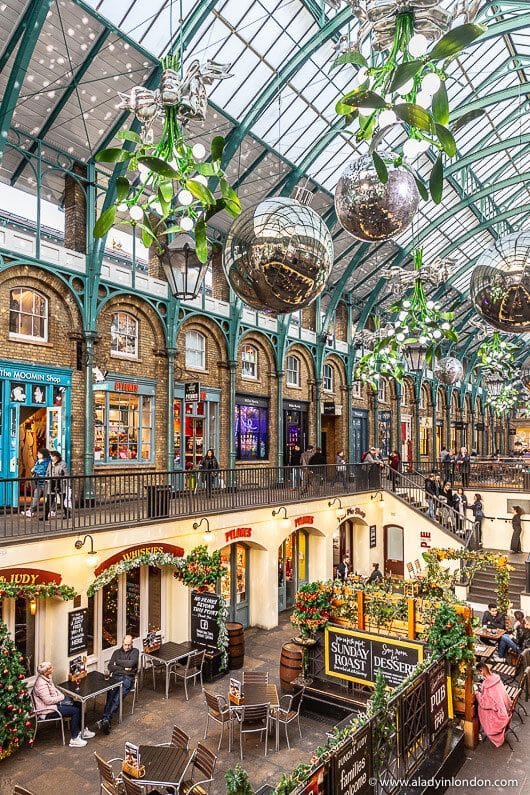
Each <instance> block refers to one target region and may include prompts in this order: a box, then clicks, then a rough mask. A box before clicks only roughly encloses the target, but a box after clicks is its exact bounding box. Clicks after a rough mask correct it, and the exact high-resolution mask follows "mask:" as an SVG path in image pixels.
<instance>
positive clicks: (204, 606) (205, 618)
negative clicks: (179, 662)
mask: <svg viewBox="0 0 530 795" xmlns="http://www.w3.org/2000/svg"><path fill="white" fill-rule="evenodd" d="M218 613H219V597H218V596H217V594H215V593H202V592H201V591H192V592H191V642H192V643H199V644H200V645H202V646H216V645H217V638H218V635H219V626H218V624H217V616H218Z"/></svg>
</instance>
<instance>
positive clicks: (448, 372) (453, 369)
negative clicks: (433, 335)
mask: <svg viewBox="0 0 530 795" xmlns="http://www.w3.org/2000/svg"><path fill="white" fill-rule="evenodd" d="M463 376H464V367H463V365H462V362H461V361H460V360H459V359H455V357H454V356H444V357H443V358H442V359H438V361H437V362H436V364H435V365H434V377H435V378H436V379H437V380H438V381H439V382H440V383H441V384H456V382H457V381H461V380H462V378H463Z"/></svg>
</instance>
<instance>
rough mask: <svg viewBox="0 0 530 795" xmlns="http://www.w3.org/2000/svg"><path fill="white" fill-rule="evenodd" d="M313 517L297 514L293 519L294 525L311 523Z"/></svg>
mask: <svg viewBox="0 0 530 795" xmlns="http://www.w3.org/2000/svg"><path fill="white" fill-rule="evenodd" d="M313 520H314V517H313V516H298V517H297V518H296V519H295V520H294V526H295V527H305V526H306V525H312V524H313Z"/></svg>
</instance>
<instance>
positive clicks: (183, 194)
mask: <svg viewBox="0 0 530 795" xmlns="http://www.w3.org/2000/svg"><path fill="white" fill-rule="evenodd" d="M177 198H178V200H179V202H180V203H181V204H182V205H183V206H184V207H187V206H188V204H191V203H192V201H193V196H192V194H191V193H190V191H189V190H186V188H183V190H181V191H179V194H178V197H177Z"/></svg>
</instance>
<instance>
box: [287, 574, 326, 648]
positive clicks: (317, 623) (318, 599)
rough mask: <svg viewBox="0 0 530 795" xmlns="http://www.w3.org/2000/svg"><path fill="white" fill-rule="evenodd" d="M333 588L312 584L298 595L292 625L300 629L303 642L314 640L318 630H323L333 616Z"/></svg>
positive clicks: (308, 584)
mask: <svg viewBox="0 0 530 795" xmlns="http://www.w3.org/2000/svg"><path fill="white" fill-rule="evenodd" d="M331 597H332V586H330V585H329V584H327V583H321V582H310V583H307V585H303V586H302V587H301V588H300V590H299V591H298V592H297V594H296V598H295V602H294V611H293V614H292V616H291V624H294V625H295V626H297V627H299V629H300V635H301V637H302V639H303V640H309V639H312V638H313V636H314V634H315V632H316V631H317V630H318V629H323V628H324V627H325V626H326V624H327V623H328V621H329V619H330V616H331V610H332V605H331Z"/></svg>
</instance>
